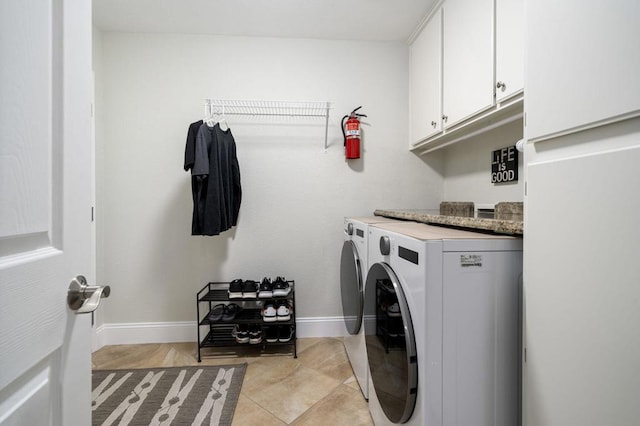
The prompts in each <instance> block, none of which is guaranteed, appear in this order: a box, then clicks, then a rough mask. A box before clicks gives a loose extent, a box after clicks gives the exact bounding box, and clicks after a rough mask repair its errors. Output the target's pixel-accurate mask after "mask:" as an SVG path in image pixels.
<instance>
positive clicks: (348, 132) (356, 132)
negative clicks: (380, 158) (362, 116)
mask: <svg viewBox="0 0 640 426" xmlns="http://www.w3.org/2000/svg"><path fill="white" fill-rule="evenodd" d="M344 133H345V135H347V137H348V136H360V130H359V129H355V130H346V131H345V132H344Z"/></svg>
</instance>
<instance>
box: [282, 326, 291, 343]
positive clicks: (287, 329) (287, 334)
mask: <svg viewBox="0 0 640 426" xmlns="http://www.w3.org/2000/svg"><path fill="white" fill-rule="evenodd" d="M292 337H293V326H292V325H280V326H278V342H282V343H286V342H288V341H290V340H291V338H292Z"/></svg>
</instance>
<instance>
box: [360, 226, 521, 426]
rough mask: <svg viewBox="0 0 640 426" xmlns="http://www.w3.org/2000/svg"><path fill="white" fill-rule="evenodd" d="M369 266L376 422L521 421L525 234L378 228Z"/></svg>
mask: <svg viewBox="0 0 640 426" xmlns="http://www.w3.org/2000/svg"><path fill="white" fill-rule="evenodd" d="M369 265H370V268H369V272H368V274H367V279H366V284H365V307H364V329H365V341H366V348H367V357H368V364H369V369H370V376H369V410H370V412H371V416H372V418H373V420H374V423H375V424H376V425H377V426H380V425H388V424H401V423H406V424H408V425H420V426H424V425H427V426H467V425H473V426H514V425H518V424H519V419H520V409H519V401H520V392H519V389H520V382H519V377H520V373H519V371H520V370H519V368H520V363H519V360H520V334H519V333H520V331H519V330H520V288H521V285H520V277H521V271H522V240H521V239H518V238H512V237H508V236H498V235H488V234H482V233H475V232H467V231H462V230H457V229H450V228H444V227H437V226H429V225H425V224H418V223H406V222H405V223H391V224H376V225H372V226H370V227H369Z"/></svg>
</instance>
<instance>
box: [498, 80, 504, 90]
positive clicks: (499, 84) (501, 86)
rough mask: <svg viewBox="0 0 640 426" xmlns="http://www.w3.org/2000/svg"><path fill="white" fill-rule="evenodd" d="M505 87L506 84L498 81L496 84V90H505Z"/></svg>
mask: <svg viewBox="0 0 640 426" xmlns="http://www.w3.org/2000/svg"><path fill="white" fill-rule="evenodd" d="M506 87H507V85H506V84H504V83H503V82H501V81H499V82H498V83H496V89H503V90H504V89H505V88H506Z"/></svg>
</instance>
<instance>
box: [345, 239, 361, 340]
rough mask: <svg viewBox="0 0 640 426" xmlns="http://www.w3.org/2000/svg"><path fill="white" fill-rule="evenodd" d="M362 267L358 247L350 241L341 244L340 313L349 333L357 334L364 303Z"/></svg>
mask: <svg viewBox="0 0 640 426" xmlns="http://www.w3.org/2000/svg"><path fill="white" fill-rule="evenodd" d="M363 290H364V286H363V282H362V267H361V262H360V256H358V249H357V247H356V245H355V244H354V243H353V242H352V241H345V242H344V244H343V245H342V256H341V258H340V291H341V293H342V314H343V316H344V323H345V325H346V327H347V331H348V332H349V334H358V332H359V331H360V325H361V324H362V312H363V305H364V297H363V293H362V292H363Z"/></svg>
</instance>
